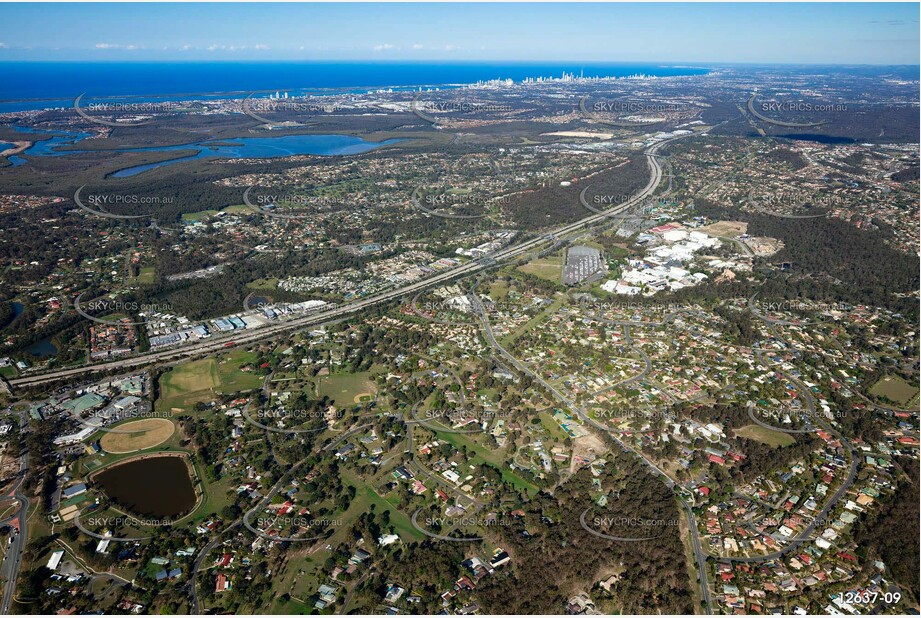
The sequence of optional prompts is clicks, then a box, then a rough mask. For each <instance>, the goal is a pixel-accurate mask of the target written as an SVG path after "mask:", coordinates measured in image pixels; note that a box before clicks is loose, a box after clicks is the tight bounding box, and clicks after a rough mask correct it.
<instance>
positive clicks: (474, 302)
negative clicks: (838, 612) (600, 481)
mask: <svg viewBox="0 0 921 618" xmlns="http://www.w3.org/2000/svg"><path fill="white" fill-rule="evenodd" d="M474 291H475V288H474ZM469 297H470V300H471V306H472V307H473V310H474V311H475V312H476V313H477V316H478V317H479V319H480V322H481V324H482V326H483V334H484V336H485V337H486V341H487V342H488V343H489V345H490V346H491V347H492V348H493V350H495V351H496V352H498V353H499V354H500V355H502V356H503V357H504V358H505V359H506V360H508V362H509V363H511V364H512V365H514V366H515V368H516V369H518V371H520V372H521V373H523V374H524V375H527V376H529V377H530V378H531V379H532V380H534V381H535V382H537V383H539V384H540V385H541V386H543V387H544V388H546V389H547V390H548V391H550V392H551V393H553V396H554V397H556V398H557V399H558V400H559V401H560V402H562V403H563V404H565V405H566V407H567V408H569V410H570V411H572V412H574V413H576V414H577V415H579V418H581V419H582V421H583V422H584V423H586V424H589V425H591V426H592V427H594V428H595V429H597V430H599V431H601V432H604V433H605V434H607V435H608V436H610V437H611V439H613V440H614V441H615V442H616V443H617V445H618V446H619V447H620V448H621V449H622V450H624V451H626V452H628V453H631V454H633V455H634V456H636V457H639V458H640V460H641V461H643V463H645V464H646V465H647V466H648V467H649V468H650V469H651V470H652V472H653V474H654V475H655V476H658V477H659V478H661V479H662V481H663V482H664V483H665V485H666V486H667V487H668V488H669V489H671V490H672V491H673V492H674V493H675V497H676V498H677V499H678V501H679V502H681V505H682V507H683V508H684V511H685V515H686V516H687V520H688V530H689V531H690V534H691V543H692V546H693V548H694V554H695V558H696V560H697V569H698V574H699V577H698V579H699V583H700V594H701V598H702V599H703V600H704V602H705V603H706V605H707V613H709V614H713V613H714V612H713V599H712V597H711V595H710V582H709V579H708V575H707V557H708V554H706V553H705V552H704V551H703V549H702V547H701V544H700V537H699V533H698V531H697V520H696V518H695V517H694V513H693V511H692V510H691V507H690V505H689V504H688V503H687V502H685V500H684V498H682V496H681V495H680V494H679V493H678V492H677V491H675V482H674V481H673V480H672V479H671V477H669V476H668V475H667V474H666V473H665V472H664V471H663V470H661V469H660V468H659V467H658V466H656V465H655V464H654V463H652V462H651V461H649V460H648V459H647V458H646V457H645V456H643V454H642V453H639V452H638V451H636V450H634V449H633V447H631V446H629V445H628V444H626V443H625V442H623V441H622V440H621V439H620V438H618V437H617V436H616V435H615V433H614V430H613V429H612V428H610V427H608V426H607V425H604V424H603V423H599V422H598V421H596V420H595V419H593V418H592V417H590V416H589V415H588V414H587V413H586V412H585V410H583V409H582V407H581V406H579V405H577V404H576V403H575V402H574V401H572V400H571V399H569V398H568V397H567V396H566V395H564V394H563V393H562V392H560V391H559V390H558V389H557V388H556V387H554V386H553V385H552V384H550V383H549V382H547V381H546V380H544V379H543V377H541V376H540V375H539V374H537V373H535V372H534V371H532V370H531V368H530V367H528V366H527V365H525V364H524V363H522V362H521V361H519V360H518V358H517V357H515V356H513V355H512V354H511V353H510V352H509V351H508V350H506V349H505V348H504V347H502V345H500V344H499V342H498V341H497V340H496V337H495V334H494V333H493V330H492V325H491V324H490V323H489V318H488V317H487V315H486V310H485V309H484V307H483V303H481V302H480V299H479V297H478V296H477V295H476V293H472V294H470V295H469Z"/></svg>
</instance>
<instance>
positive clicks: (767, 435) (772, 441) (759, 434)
mask: <svg viewBox="0 0 921 618" xmlns="http://www.w3.org/2000/svg"><path fill="white" fill-rule="evenodd" d="M736 435H737V436H739V437H741V438H748V439H749V440H755V441H756V442H761V443H763V444H767V445H768V446H773V447H774V448H777V447H778V446H787V445H790V444H793V443H794V442H795V441H796V440H794V439H793V436H791V435H790V434H788V433H784V432H782V431H774V430H772V429H768V428H767V427H762V426H761V425H746V426H745V427H739V428H738V429H736Z"/></svg>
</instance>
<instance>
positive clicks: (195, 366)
mask: <svg viewBox="0 0 921 618" xmlns="http://www.w3.org/2000/svg"><path fill="white" fill-rule="evenodd" d="M255 360H256V354H255V353H254V352H247V351H245V350H236V351H234V352H231V353H230V354H228V355H226V356H220V357H217V358H205V359H202V360H198V361H192V362H189V363H183V364H182V365H178V366H177V367H174V368H172V369H171V370H169V371H168V372H166V373H165V374H163V375H162V376H161V377H160V397H159V399H157V404H156V409H157V410H173V409H177V410H181V411H184V412H189V411H191V410H192V407H193V406H194V405H195V404H196V403H197V402H199V401H213V399H214V397H215V395H216V394H230V393H235V392H237V391H245V390H251V389H254V388H259V386H260V385H261V384H262V379H261V377H260V376H258V375H256V374H254V373H251V372H245V371H242V370H241V369H240V367H241V366H242V365H247V364H251V363H253V362H254V361H255Z"/></svg>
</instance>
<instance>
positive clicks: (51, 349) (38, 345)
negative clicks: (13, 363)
mask: <svg viewBox="0 0 921 618" xmlns="http://www.w3.org/2000/svg"><path fill="white" fill-rule="evenodd" d="M53 339H54V336H48V337H45V338H44V339H39V340H38V341H36V342H35V343H33V344H32V345H30V346H29V347H28V348H26V349H25V352H26V353H28V354H31V355H32V356H37V357H38V358H49V357H51V356H54V355H55V354H57V353H58V347H57V346H56V345H54V343H53V341H52V340H53Z"/></svg>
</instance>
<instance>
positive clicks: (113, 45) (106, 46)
mask: <svg viewBox="0 0 921 618" xmlns="http://www.w3.org/2000/svg"><path fill="white" fill-rule="evenodd" d="M137 48H138V47H137V45H119V44H118V43H96V49H127V50H132V49H137Z"/></svg>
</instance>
